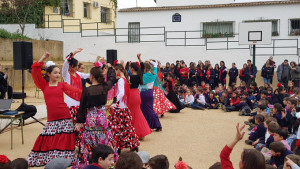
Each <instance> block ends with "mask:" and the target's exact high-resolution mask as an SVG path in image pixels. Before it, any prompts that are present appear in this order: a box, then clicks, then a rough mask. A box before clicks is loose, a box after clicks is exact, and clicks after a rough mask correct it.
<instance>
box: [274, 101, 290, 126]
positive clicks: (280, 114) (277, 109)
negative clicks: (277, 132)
mask: <svg viewBox="0 0 300 169" xmlns="http://www.w3.org/2000/svg"><path fill="white" fill-rule="evenodd" d="M273 117H274V118H276V119H277V122H278V124H279V125H280V127H285V128H287V126H288V125H287V123H288V122H287V119H286V113H285V112H284V109H283V107H282V106H281V104H279V103H275V104H274V108H273Z"/></svg>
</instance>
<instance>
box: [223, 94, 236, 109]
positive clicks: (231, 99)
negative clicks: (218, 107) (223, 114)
mask: <svg viewBox="0 0 300 169" xmlns="http://www.w3.org/2000/svg"><path fill="white" fill-rule="evenodd" d="M239 103H240V97H239V96H238V93H237V92H233V93H232V97H231V98H230V106H223V107H222V109H223V110H224V111H227V108H232V107H233V106H235V105H237V104H239ZM233 111H235V110H233ZM236 111H237V110H236Z"/></svg>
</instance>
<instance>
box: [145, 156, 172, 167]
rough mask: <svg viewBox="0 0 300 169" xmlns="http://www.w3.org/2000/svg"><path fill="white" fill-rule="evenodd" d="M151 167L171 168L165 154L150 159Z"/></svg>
mask: <svg viewBox="0 0 300 169" xmlns="http://www.w3.org/2000/svg"><path fill="white" fill-rule="evenodd" d="M149 165H150V169H169V160H168V158H167V156H165V155H157V156H154V157H152V158H151V159H150V160H149Z"/></svg>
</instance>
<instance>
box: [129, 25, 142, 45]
mask: <svg viewBox="0 0 300 169" xmlns="http://www.w3.org/2000/svg"><path fill="white" fill-rule="evenodd" d="M128 43H140V23H139V22H129V23H128Z"/></svg>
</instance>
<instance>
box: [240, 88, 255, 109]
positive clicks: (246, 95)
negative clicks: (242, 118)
mask: <svg viewBox="0 0 300 169" xmlns="http://www.w3.org/2000/svg"><path fill="white" fill-rule="evenodd" d="M242 98H245V99H247V102H246V103H247V104H248V106H249V107H250V108H251V109H253V103H252V102H251V100H250V99H249V98H248V93H247V92H243V93H242Z"/></svg>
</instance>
